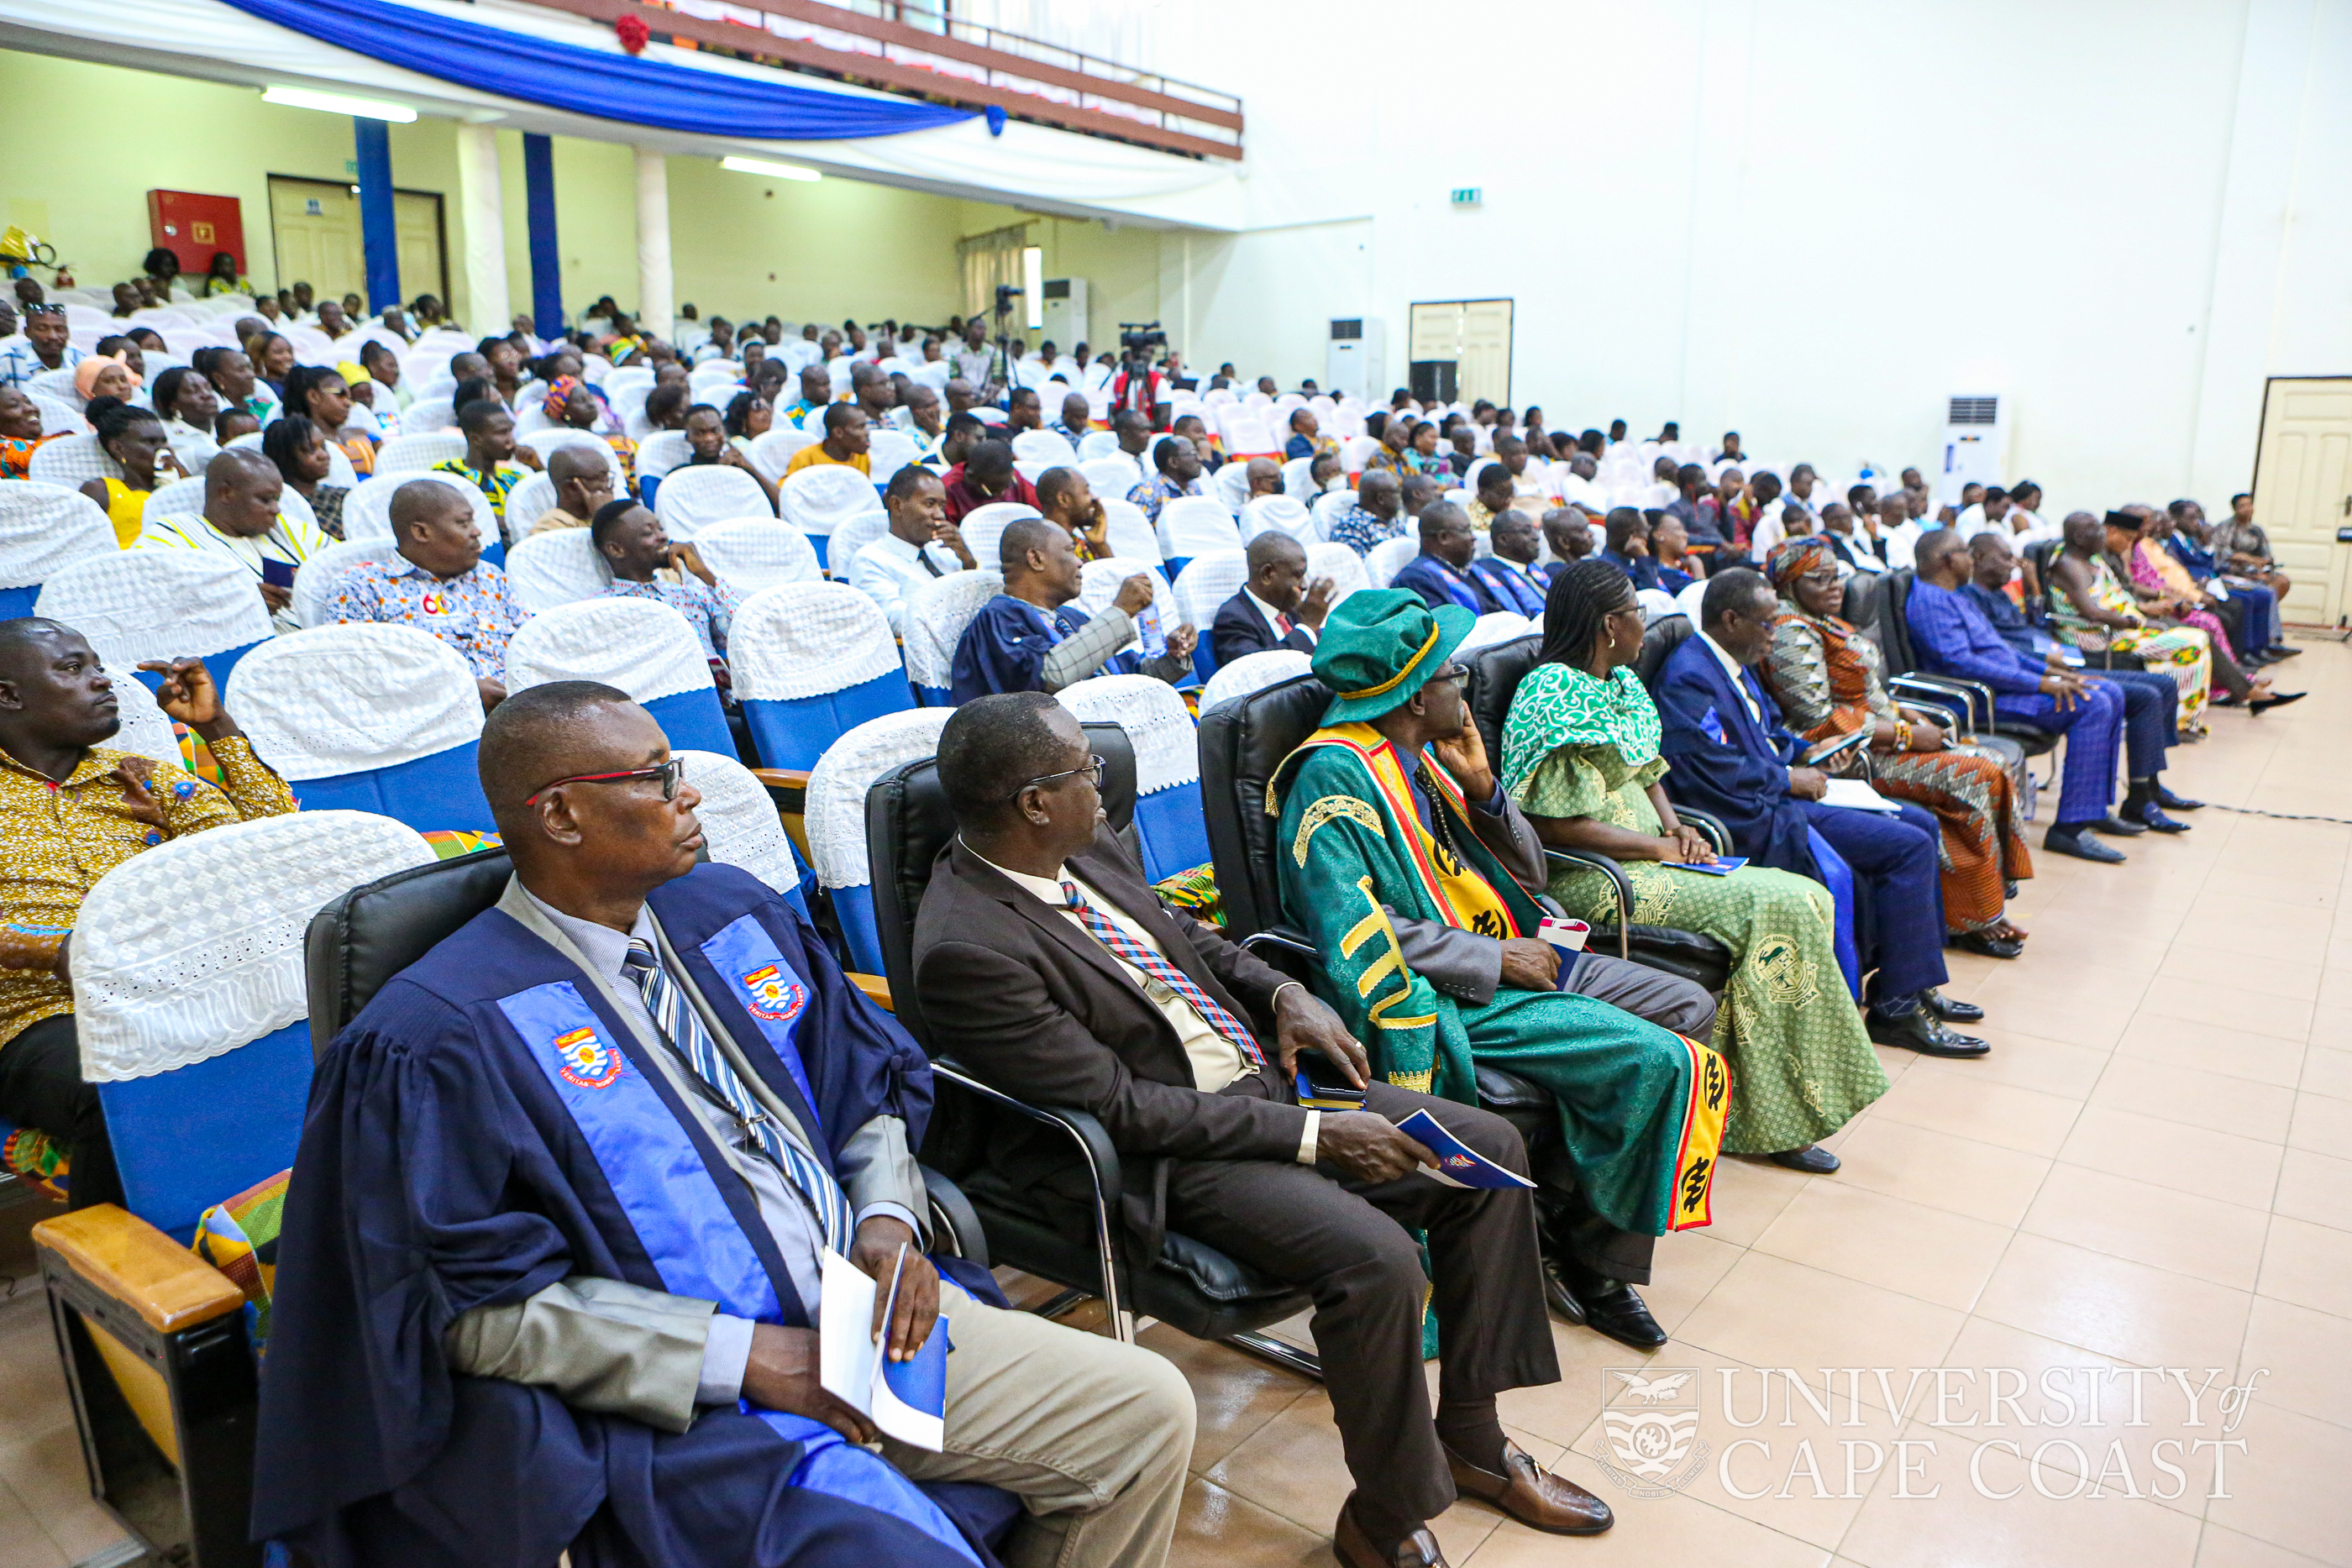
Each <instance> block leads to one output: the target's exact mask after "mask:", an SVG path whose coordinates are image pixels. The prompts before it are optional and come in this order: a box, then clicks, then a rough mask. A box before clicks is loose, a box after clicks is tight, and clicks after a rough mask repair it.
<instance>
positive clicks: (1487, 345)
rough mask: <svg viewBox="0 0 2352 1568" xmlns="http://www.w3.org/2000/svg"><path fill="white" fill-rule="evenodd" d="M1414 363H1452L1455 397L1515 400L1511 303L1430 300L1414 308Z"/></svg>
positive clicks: (1469, 400)
mask: <svg viewBox="0 0 2352 1568" xmlns="http://www.w3.org/2000/svg"><path fill="white" fill-rule="evenodd" d="M1411 340H1412V352H1411V353H1410V354H1409V355H1408V356H1407V359H1408V361H1430V360H1436V361H1447V360H1450V361H1454V365H1455V367H1456V371H1455V382H1454V385H1455V393H1454V396H1455V398H1456V399H1457V401H1459V402H1465V403H1469V402H1477V401H1478V400H1479V399H1480V398H1485V399H1486V400H1487V401H1489V402H1496V403H1502V404H1504V405H1506V406H1507V405H1508V404H1509V403H1510V401H1511V301H1509V300H1507V299H1440V300H1428V301H1423V302H1422V303H1419V304H1416V305H1414V306H1413V308H1412V332H1411Z"/></svg>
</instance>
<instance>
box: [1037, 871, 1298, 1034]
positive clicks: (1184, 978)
mask: <svg viewBox="0 0 2352 1568" xmlns="http://www.w3.org/2000/svg"><path fill="white" fill-rule="evenodd" d="M1062 902H1063V903H1065V904H1068V905H1069V906H1070V909H1071V911H1072V912H1073V913H1075V914H1076V915H1077V917H1078V924H1079V925H1083V926H1085V927H1086V928H1087V935H1088V936H1092V937H1093V938H1094V939H1095V940H1096V941H1097V942H1099V943H1101V944H1102V945H1103V946H1106V947H1108V948H1109V949H1110V951H1111V956H1113V957H1115V958H1117V959H1118V960H1119V961H1120V962H1122V963H1126V964H1131V965H1133V966H1134V967H1137V968H1139V969H1140V970H1142V971H1143V973H1144V975H1145V976H1146V977H1149V978H1150V979H1154V980H1157V981H1159V982H1160V984H1161V985H1163V986H1165V987H1167V988H1169V989H1170V990H1171V991H1173V992H1175V993H1176V994H1177V995H1178V996H1180V997H1181V998H1184V999H1185V1000H1186V1001H1188V1002H1190V1003H1192V1009H1193V1010H1194V1011H1195V1012H1197V1013H1199V1014H1200V1015H1201V1016H1202V1018H1204V1019H1207V1020H1208V1022H1209V1027H1210V1028H1211V1029H1213V1030H1216V1031H1217V1032H1218V1033H1219V1034H1220V1035H1223V1037H1224V1039H1225V1042H1226V1043H1227V1044H1229V1045H1231V1046H1232V1047H1233V1048H1234V1050H1235V1051H1240V1052H1241V1053H1242V1060H1243V1061H1246V1062H1248V1063H1249V1064H1250V1065H1251V1066H1252V1067H1264V1066H1265V1052H1264V1051H1260V1050H1259V1049H1258V1046H1257V1041H1256V1040H1254V1039H1252V1038H1251V1036H1250V1031H1249V1030H1248V1029H1247V1028H1246V1027H1244V1025H1243V1023H1242V1021H1241V1019H1237V1018H1235V1017H1234V1015H1233V1014H1231V1013H1229V1012H1227V1011H1226V1010H1225V1009H1223V1008H1221V1007H1219V1006H1218V1005H1217V1002H1216V999H1215V998H1213V997H1212V996H1210V995H1209V993H1208V992H1206V991H1204V990H1202V988H1200V987H1198V986H1196V985H1194V984H1193V983H1192V977H1190V976H1189V975H1187V974H1185V973H1184V971H1183V970H1181V969H1180V968H1178V967H1176V966H1175V965H1173V964H1171V963H1170V962H1169V961H1168V960H1167V959H1165V958H1163V957H1161V956H1160V955H1159V954H1158V953H1155V952H1153V951H1152V950H1151V948H1150V947H1149V946H1145V945H1144V944H1143V943H1140V942H1138V941H1137V940H1136V939H1135V938H1134V937H1132V936H1129V935H1128V934H1127V933H1126V932H1124V931H1122V930H1120V929H1119V928H1118V925H1116V924H1115V923H1114V922H1113V921H1112V920H1111V918H1110V917H1109V916H1108V915H1105V914H1104V913H1103V912H1102V911H1101V910H1099V909H1097V908H1096V907H1095V906H1094V905H1093V904H1088V903H1087V900H1086V895H1085V894H1081V893H1080V892H1079V891H1078V884H1077V883H1074V882H1066V883H1063V884H1062Z"/></svg>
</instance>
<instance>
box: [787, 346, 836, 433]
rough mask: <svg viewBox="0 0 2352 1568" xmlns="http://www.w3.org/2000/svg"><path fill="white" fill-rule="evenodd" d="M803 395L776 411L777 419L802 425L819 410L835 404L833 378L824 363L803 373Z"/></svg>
mask: <svg viewBox="0 0 2352 1568" xmlns="http://www.w3.org/2000/svg"><path fill="white" fill-rule="evenodd" d="M800 389H801V395H800V396H798V397H796V398H794V399H793V401H792V402H788V403H786V404H784V406H783V407H782V408H780V409H778V410H777V411H776V417H777V418H778V419H781V420H782V421H784V423H787V424H800V423H803V421H805V420H806V419H807V418H808V416H809V415H810V414H811V413H814V412H816V411H817V410H818V409H821V408H826V407H829V406H831V404H832V402H833V378H832V377H831V376H830V375H828V374H826V373H825V368H824V363H823V362H822V361H819V362H818V363H815V364H813V365H809V366H806V367H804V368H803V370H802V371H801V379H800Z"/></svg>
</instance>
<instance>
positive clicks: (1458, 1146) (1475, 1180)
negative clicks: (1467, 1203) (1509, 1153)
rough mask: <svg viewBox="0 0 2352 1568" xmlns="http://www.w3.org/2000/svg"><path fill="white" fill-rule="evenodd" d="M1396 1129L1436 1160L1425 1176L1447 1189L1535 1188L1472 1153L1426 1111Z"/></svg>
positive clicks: (1515, 1173) (1409, 1117)
mask: <svg viewBox="0 0 2352 1568" xmlns="http://www.w3.org/2000/svg"><path fill="white" fill-rule="evenodd" d="M1397 1126H1398V1127H1399V1128H1400V1129H1402V1131H1404V1132H1405V1133H1407V1134H1411V1135H1412V1138H1413V1139H1414V1140H1415V1141H1417V1142H1418V1143H1419V1144H1420V1145H1422V1146H1423V1148H1425V1149H1427V1150H1428V1151H1429V1152H1430V1153H1431V1154H1433V1155H1436V1156H1437V1164H1436V1165H1435V1166H1423V1167H1422V1172H1423V1175H1425V1176H1430V1177H1433V1179H1435V1180H1438V1181H1442V1182H1444V1184H1445V1185H1446V1186H1480V1187H1504V1188H1508V1187H1515V1186H1526V1187H1531V1186H1535V1185H1536V1184H1535V1183H1533V1182H1531V1181H1529V1180H1528V1178H1527V1177H1525V1176H1521V1175H1519V1173H1518V1172H1517V1171H1514V1170H1509V1169H1507V1168H1505V1167H1504V1166H1498V1165H1496V1163H1495V1162H1494V1161H1492V1160H1490V1159H1488V1158H1487V1157H1486V1155H1482V1154H1480V1153H1478V1152H1477V1151H1476V1150H1475V1149H1473V1148H1472V1147H1471V1146H1470V1145H1467V1144H1465V1143H1464V1142H1463V1141H1462V1140H1461V1139H1459V1138H1457V1137H1455V1136H1454V1134H1451V1133H1449V1132H1447V1131H1446V1130H1445V1129H1444V1127H1443V1126H1441V1125H1440V1124H1439V1123H1438V1120H1437V1118H1436V1117H1434V1116H1433V1115H1431V1114H1430V1113H1428V1112H1426V1111H1415V1112H1414V1113H1412V1115H1410V1116H1407V1117H1406V1118H1405V1119H1404V1120H1403V1121H1402V1122H1399V1123H1398V1124H1397Z"/></svg>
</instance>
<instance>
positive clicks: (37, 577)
mask: <svg viewBox="0 0 2352 1568" xmlns="http://www.w3.org/2000/svg"><path fill="white" fill-rule="evenodd" d="M119 553H121V552H120V550H119V549H118V548H117V546H116V545H115V542H114V525H113V524H111V523H110V522H108V521H107V520H106V514H105V512H103V511H101V510H100V508H99V506H98V504H97V503H96V502H95V501H92V500H91V499H90V498H89V497H87V496H85V495H83V494H82V493H81V492H80V491H79V490H70V489H68V488H67V487H66V486H63V485H36V484H32V483H29V482H24V481H19V482H16V483H13V484H8V485H0V621H13V620H16V619H17V618H18V617H20V616H25V615H30V614H32V613H33V606H34V604H35V603H36V602H37V601H39V599H40V596H41V585H42V584H43V583H44V582H46V581H47V580H49V579H50V578H52V577H55V576H56V575H57V574H58V573H59V572H61V571H63V570H65V569H66V568H68V567H69V566H71V565H73V564H74V562H76V561H79V560H84V559H89V558H91V557H94V556H110V555H116V554H119Z"/></svg>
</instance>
